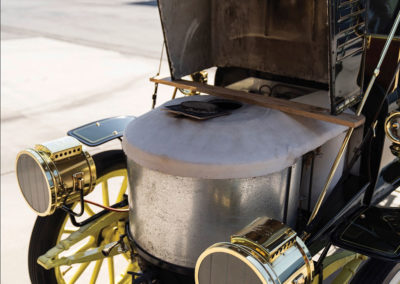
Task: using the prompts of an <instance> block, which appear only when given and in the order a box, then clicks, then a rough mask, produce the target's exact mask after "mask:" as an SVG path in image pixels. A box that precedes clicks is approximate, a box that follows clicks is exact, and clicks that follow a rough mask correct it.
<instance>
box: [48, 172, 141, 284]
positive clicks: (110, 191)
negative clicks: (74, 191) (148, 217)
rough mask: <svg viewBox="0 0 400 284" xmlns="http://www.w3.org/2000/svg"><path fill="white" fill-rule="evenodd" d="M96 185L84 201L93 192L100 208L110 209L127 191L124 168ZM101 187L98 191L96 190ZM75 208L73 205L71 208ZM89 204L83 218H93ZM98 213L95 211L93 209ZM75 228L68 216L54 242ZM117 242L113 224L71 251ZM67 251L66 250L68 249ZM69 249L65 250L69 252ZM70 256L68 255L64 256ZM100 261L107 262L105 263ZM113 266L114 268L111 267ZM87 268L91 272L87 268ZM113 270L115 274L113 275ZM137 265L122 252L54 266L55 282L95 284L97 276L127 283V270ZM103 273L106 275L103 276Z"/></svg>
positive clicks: (98, 181)
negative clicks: (104, 206) (83, 261)
mask: <svg viewBox="0 0 400 284" xmlns="http://www.w3.org/2000/svg"><path fill="white" fill-rule="evenodd" d="M96 183H97V186H96V188H95V190H94V192H93V193H92V194H90V195H89V197H88V199H90V200H92V198H94V197H95V196H94V195H93V194H94V193H96V192H97V198H98V199H100V202H101V203H102V204H103V205H106V206H110V201H111V202H112V203H117V202H120V201H122V200H123V198H124V194H126V191H127V188H128V178H127V171H126V169H121V170H115V171H112V172H110V173H108V174H106V175H104V176H102V177H100V178H98V179H97V181H96ZM99 187H101V190H100V189H99ZM74 206H75V205H74ZM95 210H96V209H94V208H93V207H91V206H90V205H89V204H87V203H85V216H86V217H90V216H93V215H94V214H95V213H96V211H95ZM97 211H99V210H97ZM77 229H78V228H76V227H71V224H70V221H69V217H68V215H67V216H66V217H65V219H64V220H63V223H62V225H61V229H60V231H59V234H58V237H57V243H59V241H60V240H62V239H64V238H65V237H66V236H67V235H68V234H71V233H72V232H74V231H76V230H77ZM118 239H119V234H118V230H117V223H114V224H112V225H110V226H106V227H104V228H102V230H101V232H99V234H98V235H97V236H96V237H94V236H90V237H88V238H86V239H84V240H82V241H81V242H79V243H78V244H76V247H75V246H74V247H73V248H71V249H72V250H73V251H74V252H75V253H76V252H83V251H86V250H89V249H92V248H94V247H98V246H100V245H104V244H106V243H110V242H114V241H117V240H118ZM71 249H70V250H71ZM70 250H69V251H70ZM68 254H71V253H68ZM104 262H107V264H105V263H104ZM115 264H117V265H115ZM90 268H91V269H90ZM116 270H117V271H118V272H119V273H115V272H116ZM138 270H139V267H138V264H137V262H132V261H131V255H130V252H126V253H122V254H119V255H116V256H114V257H107V258H104V259H99V260H95V261H90V262H85V263H81V264H74V265H72V266H60V267H55V268H54V272H55V276H56V280H57V283H59V284H67V283H68V284H73V283H96V281H97V280H98V279H99V276H100V275H101V276H102V277H106V278H108V279H109V283H110V284H115V283H120V284H123V283H129V284H130V283H131V281H132V280H131V275H130V274H128V271H138ZM106 271H107V272H108V273H106Z"/></svg>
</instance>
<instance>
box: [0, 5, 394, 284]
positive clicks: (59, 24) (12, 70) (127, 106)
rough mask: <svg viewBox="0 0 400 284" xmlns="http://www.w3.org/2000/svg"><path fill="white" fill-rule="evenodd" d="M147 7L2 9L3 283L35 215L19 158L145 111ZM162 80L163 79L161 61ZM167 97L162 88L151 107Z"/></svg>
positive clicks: (151, 67) (156, 43)
mask: <svg viewBox="0 0 400 284" xmlns="http://www.w3.org/2000/svg"><path fill="white" fill-rule="evenodd" d="M155 3H156V1H151V0H149V1H133V0H132V1H123V0H71V1H65V0H35V1H30V0H3V1H1V283H3V284H13V283H29V282H30V281H29V276H28V268H27V251H28V243H29V238H30V233H31V230H32V226H33V223H34V220H35V219H36V215H35V214H34V213H33V212H32V211H30V209H29V208H28V207H27V206H26V204H25V201H24V200H23V199H22V197H21V195H20V193H19V188H18V186H17V182H16V178H15V170H14V167H15V157H16V155H17V153H18V152H19V151H20V150H22V149H24V148H27V147H32V146H34V145H35V144H37V143H40V142H44V141H48V140H51V139H55V138H58V137H62V136H64V135H65V134H66V132H67V131H68V130H69V129H72V128H75V127H77V126H79V125H82V124H85V123H88V122H91V121H95V120H98V119H101V118H105V117H111V116H118V115H136V116H137V115H140V114H142V113H144V112H146V111H148V110H149V109H150V106H151V95H152V94H153V90H154V86H153V84H151V83H150V82H149V81H148V78H149V77H151V76H154V75H155V74H156V72H157V69H158V64H159V56H160V51H161V46H162V33H161V27H160V23H159V19H158V10H157V8H156V6H155ZM162 73H164V74H167V73H168V66H167V61H166V58H165V57H164V60H163V66H162ZM171 95H172V89H171V88H169V87H163V86H160V88H159V99H158V102H159V103H161V102H163V101H166V100H167V99H169V98H170V96H171ZM116 146H118V145H117V144H115V143H110V144H106V145H105V146H102V147H100V148H97V149H89V151H91V152H92V153H94V152H96V151H101V150H104V149H109V148H113V147H116ZM394 204H397V203H394ZM99 283H106V281H105V280H104V279H100V281H99Z"/></svg>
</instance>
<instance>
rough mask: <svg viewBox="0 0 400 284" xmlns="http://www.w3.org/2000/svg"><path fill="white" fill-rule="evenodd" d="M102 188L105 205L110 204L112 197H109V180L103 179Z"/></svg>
mask: <svg viewBox="0 0 400 284" xmlns="http://www.w3.org/2000/svg"><path fill="white" fill-rule="evenodd" d="M101 190H102V193H103V204H104V205H105V206H110V198H109V195H108V194H109V193H108V182H107V180H105V181H103V182H102V183H101Z"/></svg>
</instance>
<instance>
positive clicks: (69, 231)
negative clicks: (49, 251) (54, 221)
mask: <svg viewBox="0 0 400 284" xmlns="http://www.w3.org/2000/svg"><path fill="white" fill-rule="evenodd" d="M76 230H77V229H74V228H67V227H66V228H64V230H62V231H61V233H60V234H72V233H73V232H75V231H76Z"/></svg>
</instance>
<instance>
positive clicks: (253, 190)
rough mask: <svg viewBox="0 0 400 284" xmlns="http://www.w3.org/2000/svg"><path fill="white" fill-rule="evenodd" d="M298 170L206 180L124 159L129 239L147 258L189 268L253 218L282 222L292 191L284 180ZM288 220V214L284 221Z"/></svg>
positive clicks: (290, 216) (297, 176)
mask: <svg viewBox="0 0 400 284" xmlns="http://www.w3.org/2000/svg"><path fill="white" fill-rule="evenodd" d="M299 164H300V162H297V163H296V165H295V167H293V168H292V170H288V169H284V170H283V171H281V172H278V173H274V174H270V175H267V176H263V177H256V178H243V179H219V180H212V179H199V178H189V177H178V176H172V175H168V174H163V173H161V172H157V171H153V170H149V169H146V168H144V167H142V166H140V165H138V164H136V163H135V162H133V161H132V160H131V159H129V158H128V176H129V182H130V188H131V194H130V202H129V204H130V220H131V222H130V230H131V232H132V235H133V237H134V238H135V241H136V242H137V243H138V244H139V246H141V248H143V249H144V250H146V251H147V252H148V253H150V254H152V255H153V256H156V257H158V258H160V259H162V260H163V261H167V262H169V263H172V264H175V265H180V266H184V267H189V268H194V266H195V263H196V260H197V258H198V256H199V255H200V254H201V253H202V252H203V251H204V250H205V249H206V248H207V247H209V246H210V245H212V244H214V243H216V242H222V241H228V240H229V237H230V235H231V234H233V233H235V232H236V231H238V230H240V229H241V228H243V227H244V226H246V225H247V224H249V223H250V222H251V221H253V220H254V219H255V218H256V217H259V216H269V217H271V218H274V219H277V220H283V219H284V217H285V210H286V208H288V206H287V203H288V200H294V199H296V198H297V197H296V194H295V191H298V190H297V189H296V188H295V187H292V188H287V187H288V175H289V172H290V171H291V174H290V175H291V177H296V178H299V176H300V175H299V174H298V172H299V171H300V170H301V167H300V165H299ZM290 184H293V185H294V184H297V185H298V184H299V181H294V180H292V181H290ZM290 209H296V207H295V206H291V207H290ZM293 217H295V211H292V210H289V212H288V213H287V218H288V219H293Z"/></svg>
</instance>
